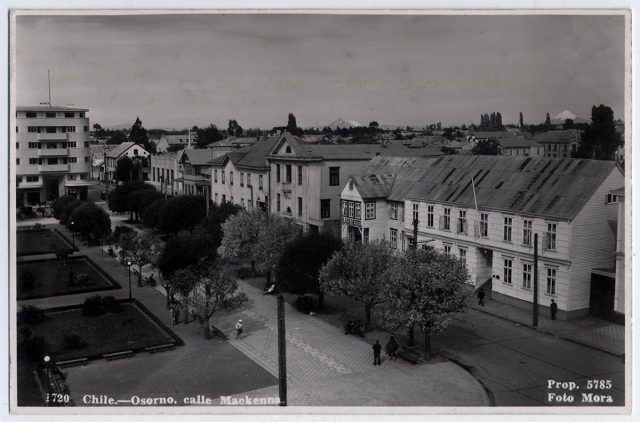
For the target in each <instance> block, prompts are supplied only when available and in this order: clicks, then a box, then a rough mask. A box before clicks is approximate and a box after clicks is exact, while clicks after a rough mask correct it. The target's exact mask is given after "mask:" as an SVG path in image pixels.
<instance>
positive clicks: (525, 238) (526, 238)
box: [522, 220, 533, 246]
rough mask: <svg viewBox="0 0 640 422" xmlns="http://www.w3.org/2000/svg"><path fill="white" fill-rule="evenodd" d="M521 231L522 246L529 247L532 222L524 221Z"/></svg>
mask: <svg viewBox="0 0 640 422" xmlns="http://www.w3.org/2000/svg"><path fill="white" fill-rule="evenodd" d="M522 224H523V229H522V244H523V245H526V246H531V230H532V227H533V221H531V220H524V222H523V223H522Z"/></svg>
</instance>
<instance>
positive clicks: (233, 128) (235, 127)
mask: <svg viewBox="0 0 640 422" xmlns="http://www.w3.org/2000/svg"><path fill="white" fill-rule="evenodd" d="M242 132H243V130H242V126H240V125H239V124H238V122H236V121H235V120H229V128H228V129H227V134H228V135H229V136H242Z"/></svg>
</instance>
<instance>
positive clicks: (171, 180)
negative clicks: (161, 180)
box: [169, 169, 173, 183]
mask: <svg viewBox="0 0 640 422" xmlns="http://www.w3.org/2000/svg"><path fill="white" fill-rule="evenodd" d="M169 183H173V169H171V175H170V176H169Z"/></svg>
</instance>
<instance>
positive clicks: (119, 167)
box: [113, 155, 138, 182]
mask: <svg viewBox="0 0 640 422" xmlns="http://www.w3.org/2000/svg"><path fill="white" fill-rule="evenodd" d="M113 178H114V179H115V180H116V181H118V182H132V181H134V180H138V166H136V165H135V163H134V162H133V160H132V159H131V158H129V157H127V156H126V155H125V156H124V157H122V158H120V159H119V160H118V162H117V163H116V171H115V172H114V174H113Z"/></svg>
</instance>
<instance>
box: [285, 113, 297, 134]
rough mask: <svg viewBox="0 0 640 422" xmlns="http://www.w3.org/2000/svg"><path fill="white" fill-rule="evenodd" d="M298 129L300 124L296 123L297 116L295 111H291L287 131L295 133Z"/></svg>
mask: <svg viewBox="0 0 640 422" xmlns="http://www.w3.org/2000/svg"><path fill="white" fill-rule="evenodd" d="M297 130H298V124H297V123H296V116H294V115H293V113H289V117H288V118H287V131H289V132H290V133H295V132H296V131H297Z"/></svg>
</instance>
